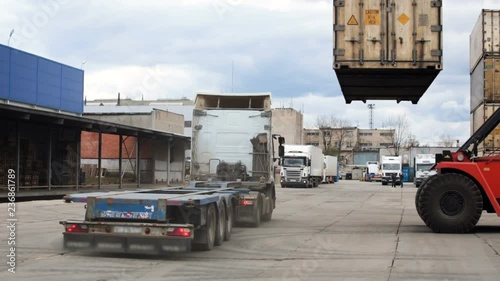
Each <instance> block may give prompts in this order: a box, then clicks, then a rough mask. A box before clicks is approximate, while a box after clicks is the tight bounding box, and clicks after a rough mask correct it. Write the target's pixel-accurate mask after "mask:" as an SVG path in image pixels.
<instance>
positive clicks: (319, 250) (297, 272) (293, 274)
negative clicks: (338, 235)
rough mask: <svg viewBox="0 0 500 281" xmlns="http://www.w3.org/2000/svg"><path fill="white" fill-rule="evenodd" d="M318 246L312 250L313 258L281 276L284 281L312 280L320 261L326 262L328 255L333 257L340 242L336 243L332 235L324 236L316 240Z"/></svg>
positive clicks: (294, 265) (295, 264)
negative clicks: (312, 274)
mask: <svg viewBox="0 0 500 281" xmlns="http://www.w3.org/2000/svg"><path fill="white" fill-rule="evenodd" d="M315 241H316V242H317V244H318V246H316V247H315V248H314V250H312V256H311V257H310V258H305V259H303V260H298V261H297V262H296V263H294V264H293V266H291V267H290V269H289V270H288V271H285V272H284V273H283V275H282V276H281V280H283V281H290V280H293V281H302V280H310V279H311V276H310V275H311V273H313V272H314V271H316V270H317V269H318V268H319V262H318V261H319V260H324V259H325V257H326V256H327V255H328V254H331V255H333V251H334V250H335V249H336V248H337V247H338V245H339V241H335V240H334V239H333V237H332V236H331V235H323V236H322V237H318V238H317V239H316V240H315Z"/></svg>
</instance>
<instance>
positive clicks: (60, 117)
mask: <svg viewBox="0 0 500 281" xmlns="http://www.w3.org/2000/svg"><path fill="white" fill-rule="evenodd" d="M0 117H4V118H7V119H19V120H28V121H31V120H33V121H36V122H37V123H46V124H61V126H66V127H72V128H81V130H82V131H90V132H102V133H107V134H116V135H118V134H121V135H126V136H144V137H150V136H157V137H175V138H177V139H183V140H186V141H189V140H190V138H189V137H187V136H184V135H181V134H175V133H167V132H163V131H157V130H151V129H145V128H139V127H134V126H128V125H123V124H118V123H112V122H107V121H101V120H96V119H92V118H87V117H81V116H76V115H68V114H61V113H57V112H53V111H44V110H40V109H35V108H29V107H20V106H13V105H10V104H1V103H0Z"/></svg>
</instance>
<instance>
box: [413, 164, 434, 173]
mask: <svg viewBox="0 0 500 281" xmlns="http://www.w3.org/2000/svg"><path fill="white" fill-rule="evenodd" d="M433 165H434V164H417V171H419V172H425V171H429V170H430V169H431V168H432V166H433Z"/></svg>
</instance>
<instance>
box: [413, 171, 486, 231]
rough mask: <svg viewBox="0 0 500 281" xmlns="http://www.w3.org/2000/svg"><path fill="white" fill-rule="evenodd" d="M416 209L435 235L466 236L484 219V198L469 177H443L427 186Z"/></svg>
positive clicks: (446, 175) (431, 181) (448, 175)
mask: <svg viewBox="0 0 500 281" xmlns="http://www.w3.org/2000/svg"><path fill="white" fill-rule="evenodd" d="M417 206H418V208H419V209H420V214H421V217H422V219H423V220H424V222H425V224H426V225H427V226H429V227H430V228H431V229H432V231H434V232H436V233H465V232H469V231H470V230H471V229H473V228H474V226H476V224H477V222H478V221H479V218H480V217H481V213H482V211H483V196H482V195H481V191H480V190H479V188H478V187H477V185H476V184H475V183H474V182H473V181H472V180H471V179H469V178H468V177H466V176H464V175H461V174H455V173H450V174H441V175H438V176H437V177H436V178H434V179H432V180H429V181H428V182H427V183H426V184H425V186H424V188H422V190H421V192H420V195H419V202H418V204H417Z"/></svg>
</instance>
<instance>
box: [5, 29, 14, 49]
mask: <svg viewBox="0 0 500 281" xmlns="http://www.w3.org/2000/svg"><path fill="white" fill-rule="evenodd" d="M13 34H14V29H12V31H11V32H10V34H9V40H8V41H7V46H10V38H12V35H13Z"/></svg>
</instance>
